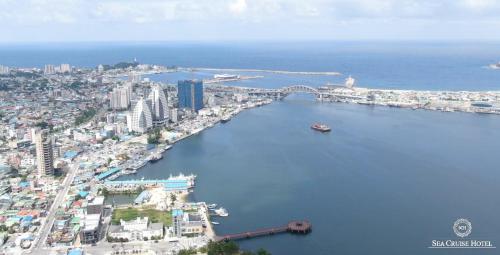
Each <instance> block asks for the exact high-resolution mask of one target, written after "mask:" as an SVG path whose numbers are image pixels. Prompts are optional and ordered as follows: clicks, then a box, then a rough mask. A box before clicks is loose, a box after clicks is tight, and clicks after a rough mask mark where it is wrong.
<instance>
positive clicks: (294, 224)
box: [215, 220, 312, 242]
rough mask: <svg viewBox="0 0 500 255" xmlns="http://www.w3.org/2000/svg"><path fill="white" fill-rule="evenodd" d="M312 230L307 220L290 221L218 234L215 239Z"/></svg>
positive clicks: (246, 237) (303, 232) (221, 239)
mask: <svg viewBox="0 0 500 255" xmlns="http://www.w3.org/2000/svg"><path fill="white" fill-rule="evenodd" d="M311 231H312V225H311V223H310V222H309V221H307V220H300V221H290V222H289V223H288V224H287V225H285V226H280V227H275V228H264V229H259V230H255V231H249V232H242V233H237V234H229V235H223V236H216V237H215V241H217V242H220V241H232V240H240V239H248V238H253V237H260V236H268V235H274V234H280V233H293V234H303V235H305V234H309V233H310V232H311Z"/></svg>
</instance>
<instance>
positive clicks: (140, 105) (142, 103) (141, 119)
mask: <svg viewBox="0 0 500 255" xmlns="http://www.w3.org/2000/svg"><path fill="white" fill-rule="evenodd" d="M130 122H131V124H130V129H131V130H132V131H134V132H138V133H144V132H146V131H148V130H149V129H150V128H151V127H153V117H152V116H151V111H150V110H149V107H148V105H147V103H146V100H144V98H140V99H139V101H137V104H136V105H135V107H134V111H133V112H132V116H131V118H130Z"/></svg>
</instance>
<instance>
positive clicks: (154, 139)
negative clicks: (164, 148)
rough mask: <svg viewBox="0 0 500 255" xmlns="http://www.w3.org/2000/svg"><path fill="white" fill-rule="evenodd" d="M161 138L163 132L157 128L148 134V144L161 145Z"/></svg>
mask: <svg viewBox="0 0 500 255" xmlns="http://www.w3.org/2000/svg"><path fill="white" fill-rule="evenodd" d="M160 138H161V130H160V129H159V128H155V129H154V130H153V131H151V132H150V133H149V134H148V143H149V144H159V143H160Z"/></svg>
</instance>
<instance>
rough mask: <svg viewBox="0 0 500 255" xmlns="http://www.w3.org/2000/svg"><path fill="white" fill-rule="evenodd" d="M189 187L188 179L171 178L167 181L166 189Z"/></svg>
mask: <svg viewBox="0 0 500 255" xmlns="http://www.w3.org/2000/svg"><path fill="white" fill-rule="evenodd" d="M188 188H189V185H188V181H187V180H169V181H167V182H166V183H165V189H167V190H179V189H188Z"/></svg>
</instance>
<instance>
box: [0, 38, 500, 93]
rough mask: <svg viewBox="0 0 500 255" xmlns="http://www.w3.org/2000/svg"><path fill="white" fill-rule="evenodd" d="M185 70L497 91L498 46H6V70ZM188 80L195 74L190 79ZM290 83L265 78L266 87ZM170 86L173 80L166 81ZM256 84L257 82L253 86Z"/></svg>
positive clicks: (0, 53) (2, 52) (1, 58)
mask: <svg viewBox="0 0 500 255" xmlns="http://www.w3.org/2000/svg"><path fill="white" fill-rule="evenodd" d="M134 58H137V60H138V61H139V62H141V63H150V64H162V65H177V66H184V67H216V68H257V69H274V70H276V69H281V70H291V71H338V72H341V73H342V74H344V76H342V77H319V78H318V77H303V76H298V77H295V78H296V79H295V80H294V81H292V82H294V83H307V84H311V85H316V86H319V85H323V84H324V83H326V82H339V81H342V80H343V79H344V78H345V76H346V75H353V76H354V77H355V78H356V79H357V80H358V83H359V86H363V87H374V88H402V89H429V90H497V89H500V71H498V70H497V71H495V70H489V69H486V68H485V66H487V65H488V64H491V63H495V62H497V61H500V44H498V43H484V42H483V43H472V42H467V43H465V42H460V43H451V42H447V43H445V42H294V43H285V42H274V43H263V42H259V43H231V44H230V43H220V44H208V43H205V44H199V43H147V44H144V43H142V44H141V43H135V44H134V43H72V44H57V43H55V44H41V45H31V44H26V45H5V44H4V45H0V64H2V65H10V66H22V67H28V66H38V67H42V66H43V65H44V64H48V63H51V64H60V63H70V64H71V65H74V66H86V67H95V66H97V65H98V64H111V63H116V62H119V61H132V60H133V59H134ZM188 77H189V76H188ZM276 80H277V81H278V82H279V85H280V86H281V85H283V84H285V85H286V84H288V82H290V80H289V79H287V78H286V77H284V78H283V77H281V76H278V78H273V79H267V80H264V81H263V82H261V83H259V84H260V85H262V86H269V87H272V86H275V84H271V83H272V82H273V81H276ZM165 81H170V82H175V81H176V80H175V77H173V78H172V79H168V78H165ZM250 84H254V83H250Z"/></svg>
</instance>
